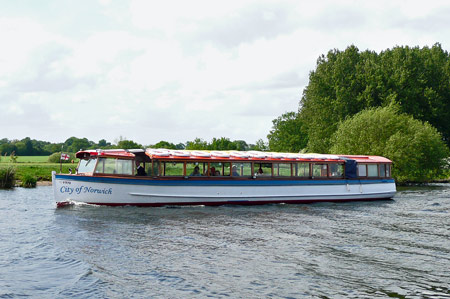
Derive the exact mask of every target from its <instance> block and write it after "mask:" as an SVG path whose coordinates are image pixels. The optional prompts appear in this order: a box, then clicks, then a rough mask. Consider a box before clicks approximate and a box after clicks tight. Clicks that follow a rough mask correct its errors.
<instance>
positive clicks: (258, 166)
mask: <svg viewBox="0 0 450 299" xmlns="http://www.w3.org/2000/svg"><path fill="white" fill-rule="evenodd" d="M253 171H254V172H255V175H257V176H271V175H272V163H255V166H254V169H253Z"/></svg>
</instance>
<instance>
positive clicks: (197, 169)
mask: <svg viewBox="0 0 450 299" xmlns="http://www.w3.org/2000/svg"><path fill="white" fill-rule="evenodd" d="M191 176H201V173H200V168H198V166H195V168H194V171H193V172H192V173H191Z"/></svg>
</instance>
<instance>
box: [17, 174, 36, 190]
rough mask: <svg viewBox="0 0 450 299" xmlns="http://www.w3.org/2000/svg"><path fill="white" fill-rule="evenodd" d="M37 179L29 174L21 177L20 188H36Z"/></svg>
mask: <svg viewBox="0 0 450 299" xmlns="http://www.w3.org/2000/svg"><path fill="white" fill-rule="evenodd" d="M36 182H37V179H36V177H35V176H32V175H31V174H26V175H24V176H23V177H22V184H21V186H22V187H25V188H34V187H36Z"/></svg>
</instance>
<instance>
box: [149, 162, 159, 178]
mask: <svg viewBox="0 0 450 299" xmlns="http://www.w3.org/2000/svg"><path fill="white" fill-rule="evenodd" d="M159 164H160V163H159V161H155V160H154V161H153V163H150V166H149V167H148V171H147V174H148V175H150V176H155V175H158V174H159ZM152 167H153V168H152Z"/></svg>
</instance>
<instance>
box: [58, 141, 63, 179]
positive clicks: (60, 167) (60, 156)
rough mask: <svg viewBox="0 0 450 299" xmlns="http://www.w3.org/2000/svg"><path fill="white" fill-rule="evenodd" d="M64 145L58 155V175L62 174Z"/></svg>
mask: <svg viewBox="0 0 450 299" xmlns="http://www.w3.org/2000/svg"><path fill="white" fill-rule="evenodd" d="M63 147H64V145H61V154H60V155H59V173H62V152H63Z"/></svg>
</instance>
